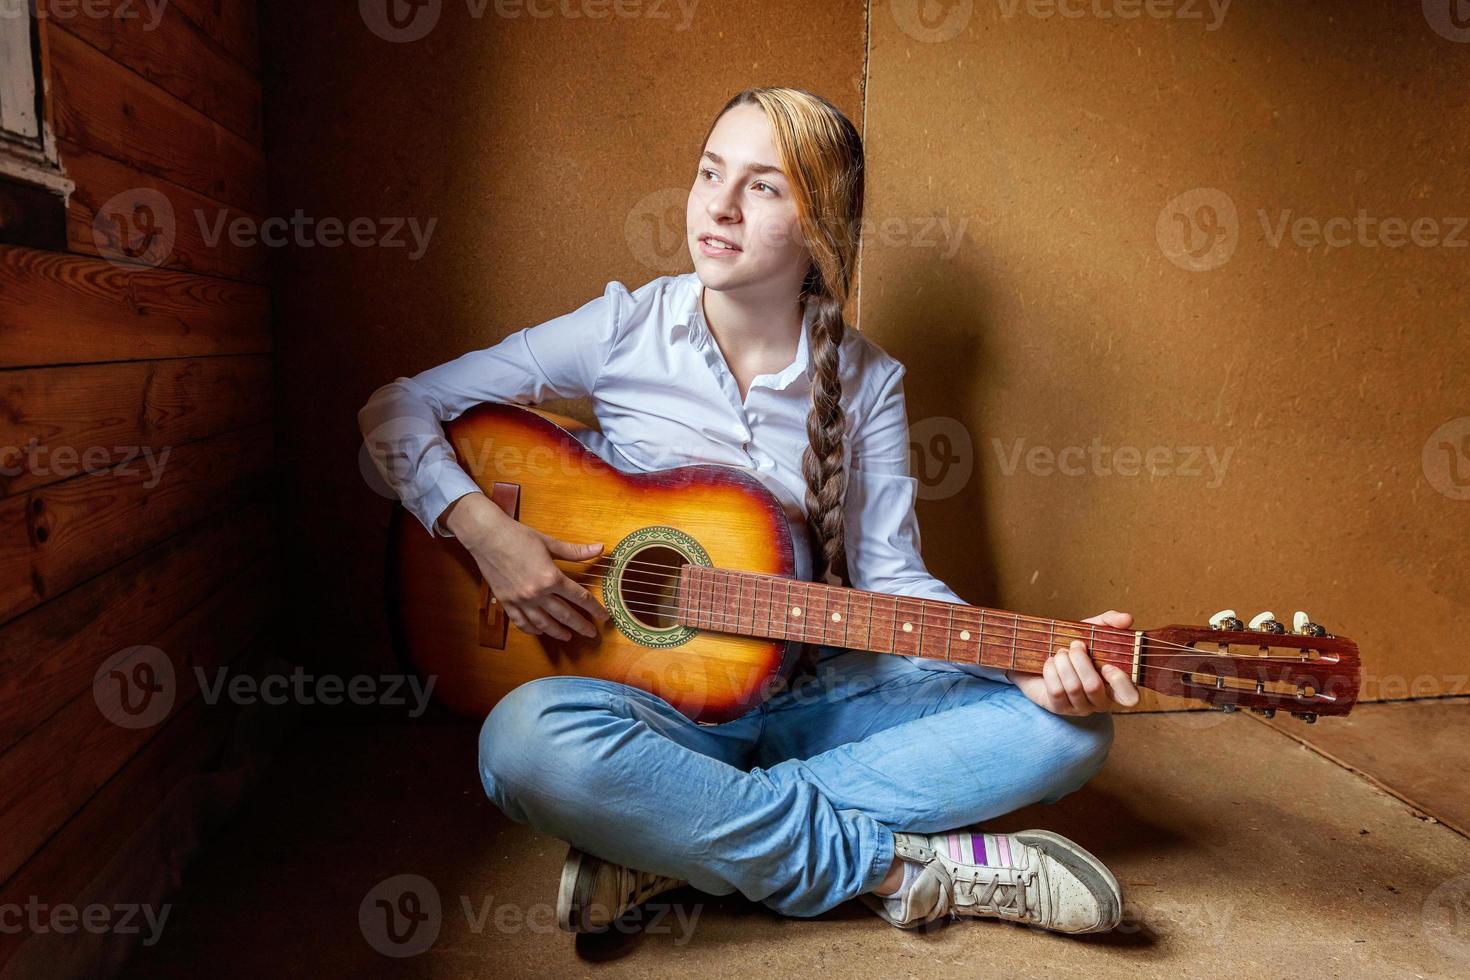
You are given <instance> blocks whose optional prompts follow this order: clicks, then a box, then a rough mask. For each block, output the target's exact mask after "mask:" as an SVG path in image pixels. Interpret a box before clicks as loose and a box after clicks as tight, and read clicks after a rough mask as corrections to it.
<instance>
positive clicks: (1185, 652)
mask: <svg viewBox="0 0 1470 980" xmlns="http://www.w3.org/2000/svg"><path fill="white" fill-rule="evenodd" d="M604 557H605V556H598V558H595V559H592V561H600V560H603V559H604ZM560 560H568V561H569V560H571V559H560ZM627 564H629V565H632V564H640V565H649V566H651V567H652V568H655V569H657V570H658V571H661V572H664V573H668V572H669V571H670V567H669V566H668V565H666V564H663V563H660V562H643V561H639V560H638V559H631V560H629V561H628V562H627ZM679 567H683V566H679ZM693 567H695V568H706V567H709V566H703V565H695V566H693ZM712 570H713V571H729V570H728V569H718V568H716V569H712ZM737 574H763V573H744V572H740V573H737ZM591 577H593V578H603V579H605V578H607V577H608V576H606V575H602V576H597V575H592V576H591ZM772 577H773V578H778V579H783V580H787V581H792V582H800V583H801V584H803V585H822V586H824V587H826V588H831V587H832V586H826V585H825V583H818V582H811V583H807V582H804V581H803V580H801V579H792V578H788V577H787V576H772ZM855 591H866V590H855ZM871 594H874V595H881V594H882V593H871ZM885 598H910V599H914V600H916V601H926V600H922V599H919V597H916V596H885ZM932 601H939V600H932ZM948 604H949V605H956V604H954V603H948ZM961 608H964V609H967V610H974V611H976V612H979V611H980V610H981V608H982V607H979V606H969V605H963V606H961ZM995 614H996V615H1002V614H1003V615H1007V616H1011V617H1013V618H1014V619H1015V620H1016V626H1015V627H1014V628H1017V629H1019V628H1020V625H1019V624H1020V623H1021V622H1022V621H1025V622H1027V623H1030V624H1036V623H1050V621H1048V620H1047V619H1045V618H1044V617H1039V616H1029V615H1026V614H1023V613H1011V612H1007V611H1005V610H997V611H996V613H995ZM966 615H970V613H966ZM1056 622H1068V621H1064V620H1057V621H1056ZM1077 625H1078V626H1087V627H1090V626H1091V625H1092V624H1090V623H1089V624H1080V623H1079V624H1077ZM1099 625H1104V626H1105V628H1107V629H1118V627H1109V626H1106V624H1099ZM1067 628H1075V627H1067ZM1028 629H1030V631H1031V632H1037V633H1040V632H1051V631H1052V629H1053V627H1052V626H1051V625H1047V626H1046V627H1041V626H1031V627H1028ZM1255 632H1260V633H1261V635H1263V636H1301V635H1303V634H1300V633H1291V634H1287V633H1267V632H1265V631H1255ZM1116 639H1117V642H1126V643H1127V644H1128V645H1129V646H1130V647H1131V646H1132V645H1133V639H1132V637H1131V635H1130V636H1129V637H1128V638H1127V639H1124V638H1122V637H1118V638H1116ZM1149 643H1150V644H1152V645H1154V646H1156V647H1171V648H1173V649H1174V650H1177V651H1180V653H1179V654H1178V655H1180V656H1191V655H1198V653H1199V651H1198V649H1197V648H1195V647H1192V646H1190V645H1188V644H1185V643H1176V642H1174V641H1172V640H1155V639H1150V640H1149ZM1159 655H1161V656H1169V655H1171V654H1167V653H1163V652H1162V651H1160V652H1159ZM1219 656H1233V654H1219ZM1243 659H1255V658H1253V657H1250V656H1249V655H1247V656H1245V657H1243ZM1303 659H1309V658H1303Z"/></svg>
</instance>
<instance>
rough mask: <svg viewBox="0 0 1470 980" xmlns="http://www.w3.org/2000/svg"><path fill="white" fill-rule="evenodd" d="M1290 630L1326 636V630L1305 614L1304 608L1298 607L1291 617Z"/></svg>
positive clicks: (1305, 634) (1309, 634)
mask: <svg viewBox="0 0 1470 980" xmlns="http://www.w3.org/2000/svg"><path fill="white" fill-rule="evenodd" d="M1291 631H1292V632H1293V633H1300V634H1302V635H1303V636H1326V635H1327V631H1326V630H1325V629H1323V628H1322V627H1321V626H1318V625H1317V624H1316V623H1314V622H1312V620H1311V619H1310V618H1309V617H1308V616H1307V614H1306V612H1305V611H1304V610H1301V609H1298V610H1297V611H1296V615H1294V616H1292V617H1291Z"/></svg>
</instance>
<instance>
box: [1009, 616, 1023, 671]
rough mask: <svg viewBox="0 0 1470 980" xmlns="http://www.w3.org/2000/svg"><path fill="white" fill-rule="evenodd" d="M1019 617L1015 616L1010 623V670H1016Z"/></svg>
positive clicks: (1019, 632)
mask: <svg viewBox="0 0 1470 980" xmlns="http://www.w3.org/2000/svg"><path fill="white" fill-rule="evenodd" d="M1020 626H1021V617H1020V616H1019V615H1017V616H1016V617H1015V619H1014V621H1013V622H1012V623H1011V670H1015V669H1016V640H1017V639H1018V638H1019V637H1020V635H1021V629H1020Z"/></svg>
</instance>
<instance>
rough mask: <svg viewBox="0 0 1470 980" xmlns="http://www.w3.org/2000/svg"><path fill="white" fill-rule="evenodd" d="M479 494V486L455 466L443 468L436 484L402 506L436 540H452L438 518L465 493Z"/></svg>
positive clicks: (405, 501)
mask: <svg viewBox="0 0 1470 980" xmlns="http://www.w3.org/2000/svg"><path fill="white" fill-rule="evenodd" d="M478 492H480V485H479V484H478V483H476V482H475V481H474V480H473V479H471V478H470V475H469V474H468V473H466V472H465V471H464V470H462V469H460V468H459V467H458V466H456V465H449V466H445V467H444V472H443V473H442V474H441V475H440V477H439V479H438V481H437V482H435V483H434V484H432V485H431V486H429V487H428V489H426V490H425V491H424V492H423V494H422V495H420V496H419V497H417V498H415V499H414V500H404V502H403V506H404V507H406V508H408V510H409V512H410V513H412V514H413V516H414V517H416V518H418V521H419V523H420V524H422V525H423V526H424V528H425V530H427V531H428V532H429V533H430V534H432V535H434V537H436V538H452V537H454V536H455V535H454V533H453V532H451V531H450V530H449V529H448V528H447V527H443V526H442V525H440V524H439V517H440V515H442V514H443V513H444V511H445V510H447V509H448V508H449V505H450V504H452V503H454V502H455V501H456V500H458V499H459V498H460V497H463V496H464V495H465V494H467V493H478Z"/></svg>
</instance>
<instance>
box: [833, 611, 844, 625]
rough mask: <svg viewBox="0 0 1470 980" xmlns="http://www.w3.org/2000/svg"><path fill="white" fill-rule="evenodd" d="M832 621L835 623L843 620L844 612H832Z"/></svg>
mask: <svg viewBox="0 0 1470 980" xmlns="http://www.w3.org/2000/svg"><path fill="white" fill-rule="evenodd" d="M832 622H834V623H840V622H842V613H833V614H832Z"/></svg>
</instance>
